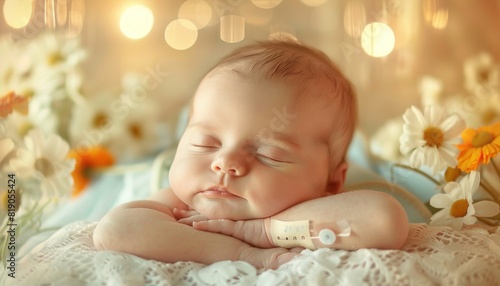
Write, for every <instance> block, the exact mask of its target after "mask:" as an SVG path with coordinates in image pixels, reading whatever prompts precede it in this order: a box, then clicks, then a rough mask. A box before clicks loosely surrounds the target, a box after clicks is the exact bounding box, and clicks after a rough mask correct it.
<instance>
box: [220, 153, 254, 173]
mask: <svg viewBox="0 0 500 286" xmlns="http://www.w3.org/2000/svg"><path fill="white" fill-rule="evenodd" d="M246 157H247V156H243V154H234V153H221V154H219V155H218V156H217V157H216V158H215V160H214V161H213V162H212V165H211V168H212V171H214V172H216V173H219V172H222V173H225V174H228V175H231V176H243V175H245V174H246V173H247V171H248V167H247V162H246Z"/></svg>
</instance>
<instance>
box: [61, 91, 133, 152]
mask: <svg viewBox="0 0 500 286" xmlns="http://www.w3.org/2000/svg"><path fill="white" fill-rule="evenodd" d="M128 112H129V107H128V105H126V104H125V103H123V102H121V101H120V100H119V99H118V97H116V96H114V95H113V94H110V93H101V94H96V96H93V97H92V98H89V99H88V100H87V101H86V102H84V103H83V104H75V105H74V106H73V112H72V117H71V122H70V126H69V135H70V142H71V145H72V146H74V147H81V146H94V145H107V144H108V143H109V141H110V140H111V138H112V137H114V136H115V134H116V132H117V129H118V125H120V124H121V121H119V120H118V119H117V117H119V116H123V114H125V115H126V114H128Z"/></svg>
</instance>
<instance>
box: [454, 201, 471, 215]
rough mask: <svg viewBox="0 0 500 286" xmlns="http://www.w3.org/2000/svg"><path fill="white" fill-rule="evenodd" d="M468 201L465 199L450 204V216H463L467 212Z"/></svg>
mask: <svg viewBox="0 0 500 286" xmlns="http://www.w3.org/2000/svg"><path fill="white" fill-rule="evenodd" d="M468 208H469V202H468V201H467V200H466V199H461V200H458V201H455V202H454V203H453V204H452V205H451V209H450V215H451V216H452V217H464V216H465V215H466V214H467V209H468Z"/></svg>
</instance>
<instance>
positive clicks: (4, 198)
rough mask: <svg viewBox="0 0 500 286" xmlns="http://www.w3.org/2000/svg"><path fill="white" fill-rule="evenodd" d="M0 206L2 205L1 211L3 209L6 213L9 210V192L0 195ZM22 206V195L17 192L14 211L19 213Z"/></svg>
mask: <svg viewBox="0 0 500 286" xmlns="http://www.w3.org/2000/svg"><path fill="white" fill-rule="evenodd" d="M11 203H12V202H11ZM0 205H1V207H0V209H3V210H5V211H7V210H9V200H8V192H7V191H4V192H2V194H1V195H0ZM20 205H21V193H19V192H16V201H15V204H14V211H16V212H17V211H18V210H19V206H20Z"/></svg>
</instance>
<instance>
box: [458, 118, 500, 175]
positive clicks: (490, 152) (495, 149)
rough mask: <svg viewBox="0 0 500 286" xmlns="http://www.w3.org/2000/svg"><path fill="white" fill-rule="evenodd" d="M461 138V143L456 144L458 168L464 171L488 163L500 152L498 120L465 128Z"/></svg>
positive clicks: (499, 126)
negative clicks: (485, 124) (475, 127)
mask: <svg viewBox="0 0 500 286" xmlns="http://www.w3.org/2000/svg"><path fill="white" fill-rule="evenodd" d="M462 140H463V143H462V144H458V145H457V147H458V149H459V150H460V154H458V168H460V170H462V171H464V172H470V171H474V170H477V168H478V167H479V165H481V164H488V163H489V162H490V159H491V158H493V157H495V156H496V155H498V154H499V153H500V122H497V123H495V124H493V125H489V126H483V127H479V128H478V129H476V130H474V129H473V128H467V129H465V130H464V131H463V132H462Z"/></svg>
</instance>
